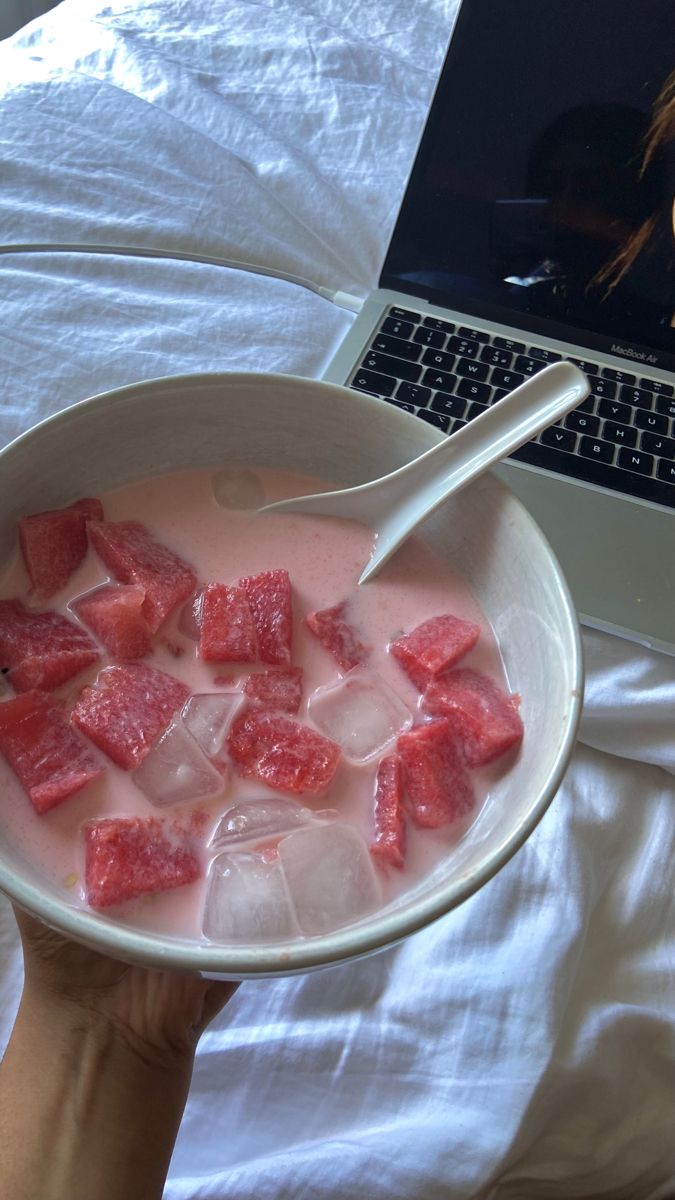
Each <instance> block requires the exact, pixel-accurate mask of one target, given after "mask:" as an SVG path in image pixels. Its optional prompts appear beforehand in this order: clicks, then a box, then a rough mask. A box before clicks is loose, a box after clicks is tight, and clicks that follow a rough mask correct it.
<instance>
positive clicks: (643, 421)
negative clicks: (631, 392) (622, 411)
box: [633, 409, 669, 433]
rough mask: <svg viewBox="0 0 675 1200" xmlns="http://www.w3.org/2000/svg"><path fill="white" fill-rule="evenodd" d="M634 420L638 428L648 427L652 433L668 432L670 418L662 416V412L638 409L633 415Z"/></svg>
mask: <svg viewBox="0 0 675 1200" xmlns="http://www.w3.org/2000/svg"><path fill="white" fill-rule="evenodd" d="M633 421H634V422H635V424H636V425H637V427H638V429H648V430H649V432H650V433H668V429H669V426H668V418H667V417H664V416H662V415H661V413H654V412H643V411H641V410H640V409H638V410H637V411H636V412H635V414H634V416H633Z"/></svg>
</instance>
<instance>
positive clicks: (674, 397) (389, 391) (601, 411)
mask: <svg viewBox="0 0 675 1200" xmlns="http://www.w3.org/2000/svg"><path fill="white" fill-rule="evenodd" d="M563 358H567V356H566V355H562V354H556V353H554V351H552V350H546V349H543V348H542V347H540V346H536V345H532V344H531V343H530V342H521V341H514V340H511V339H510V338H504V337H498V336H496V335H491V334H488V333H485V332H483V331H482V330H480V329H472V328H470V327H469V326H465V325H460V326H455V325H454V324H453V323H452V322H451V321H444V320H440V319H439V318H437V317H428V316H424V315H423V314H422V313H418V312H414V311H412V310H411V309H407V308H397V307H392V308H390V309H389V311H388V313H387V315H386V316H385V317H384V319H383V321H382V323H381V325H380V328H379V330H378V331H377V332H376V333H375V335H374V336H373V338H372V342H371V345H370V349H369V350H368V351H367V352H366V353H365V354H364V356H363V359H362V361H361V364H360V366H359V367H357V369H356V371H354V372H353V374H352V378H351V380H350V381H349V385H350V386H351V387H352V388H355V389H356V390H357V391H362V392H368V393H369V394H370V395H373V396H378V397H380V398H381V399H383V400H387V401H388V402H389V403H390V404H394V405H396V406H397V407H398V408H403V409H405V410H406V412H410V413H415V414H416V415H417V416H418V417H420V418H421V419H422V420H423V421H427V422H429V423H430V424H431V425H436V426H437V427H438V428H439V429H442V430H443V431H444V432H445V433H448V434H451V433H455V432H456V430H457V429H460V428H461V427H462V426H463V425H466V423H467V421H471V420H473V418H474V417H477V416H479V415H480V413H482V412H485V410H486V408H488V407H489V406H490V405H491V404H495V403H496V402H497V401H498V400H501V399H502V397H503V396H505V395H506V394H507V393H508V392H510V391H513V389H514V388H515V387H517V386H518V384H520V383H522V382H523V381H524V380H525V379H527V378H528V377H529V376H531V375H535V374H536V373H537V371H540V370H541V369H542V367H545V366H546V364H547V363H551V362H559V361H560V360H561V359H563ZM568 361H569V362H573V363H576V365H577V366H578V367H580V368H581V370H582V371H583V372H584V374H585V375H587V377H588V380H589V383H590V385H591V394H590V395H589V396H588V397H587V399H586V400H584V402H583V404H580V405H579V407H578V408H576V409H574V410H573V411H572V412H571V413H568V415H567V416H566V417H564V418H563V419H562V420H561V421H557V422H556V423H555V425H550V426H549V427H548V429H545V430H544V431H543V433H540V434H539V436H538V437H536V438H534V439H533V440H532V441H530V442H528V443H527V444H526V445H525V446H521V448H520V449H519V450H516V451H515V453H514V454H512V455H511V458H514V459H517V460H519V461H520V462H525V463H530V464H531V465H533V466H536V467H543V468H544V469H546V470H548V471H555V472H556V473H557V474H562V475H567V476H571V477H572V478H574V479H581V480H584V481H586V482H587V483H594V484H597V485H599V486H600V487H603V488H610V489H612V490H613V491H616V492H622V493H624V494H625V495H628V496H639V497H641V498H642V499H643V500H652V501H654V502H655V503H657V504H663V505H666V506H667V507H669V508H675V388H673V387H672V386H671V385H670V384H666V383H662V382H660V381H659V380H654V379H649V378H645V377H641V376H637V375H636V374H631V373H630V372H629V371H624V370H615V369H614V368H613V367H604V366H601V365H600V364H598V363H594V362H591V361H590V360H585V359H580V358H572V357H569V360H568Z"/></svg>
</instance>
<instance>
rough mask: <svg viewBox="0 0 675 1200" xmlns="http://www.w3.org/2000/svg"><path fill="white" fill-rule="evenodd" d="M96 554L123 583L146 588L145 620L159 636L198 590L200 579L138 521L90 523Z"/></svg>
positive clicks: (90, 533)
mask: <svg viewBox="0 0 675 1200" xmlns="http://www.w3.org/2000/svg"><path fill="white" fill-rule="evenodd" d="M88 530H89V537H90V538H91V542H92V545H93V546H94V548H95V550H96V552H97V554H98V555H99V557H100V558H101V559H102V560H103V562H104V563H105V565H106V566H107V567H108V569H109V570H110V571H111V572H112V575H113V577H114V578H115V579H118V580H119V581H120V583H136V584H140V586H141V587H143V588H145V600H144V601H143V616H144V617H145V619H146V621H147V622H148V625H149V627H150V632H151V633H156V632H157V630H158V629H159V627H160V625H161V624H162V623H163V622H164V621H165V620H166V618H167V617H168V616H169V614H170V613H172V612H173V610H174V608H176V607H177V605H179V604H181V603H182V602H183V601H184V600H187V598H188V596H191V595H192V593H193V592H194V590H195V587H196V586H197V576H196V575H195V572H194V571H193V569H192V567H190V566H189V565H188V564H187V563H186V562H184V561H183V559H182V558H179V556H178V555H177V554H175V553H174V552H173V550H170V549H169V547H168V546H164V545H162V543H161V542H156V541H155V539H154V538H153V536H152V534H150V533H149V532H148V530H147V529H146V528H145V526H144V525H141V524H140V523H139V522H138V521H90V522H89V525H88Z"/></svg>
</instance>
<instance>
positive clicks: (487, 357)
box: [479, 346, 513, 367]
mask: <svg viewBox="0 0 675 1200" xmlns="http://www.w3.org/2000/svg"><path fill="white" fill-rule="evenodd" d="M479 358H480V360H481V362H485V363H489V364H490V366H491V367H510V366H511V363H512V362H513V355H512V354H511V352H510V351H509V350H500V349H499V347H498V346H483V349H482V350H481V352H480V355H479Z"/></svg>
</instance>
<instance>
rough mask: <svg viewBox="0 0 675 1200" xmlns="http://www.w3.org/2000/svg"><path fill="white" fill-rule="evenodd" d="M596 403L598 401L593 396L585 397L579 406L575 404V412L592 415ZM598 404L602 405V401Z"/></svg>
mask: <svg viewBox="0 0 675 1200" xmlns="http://www.w3.org/2000/svg"><path fill="white" fill-rule="evenodd" d="M597 403H598V401H597V400H596V399H595V396H593V395H590V396H587V397H586V399H585V400H582V401H581V404H577V412H583V413H591V414H593V413H595V406H596V404H597ZM600 403H601V404H602V401H600ZM629 411H630V409H629Z"/></svg>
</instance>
